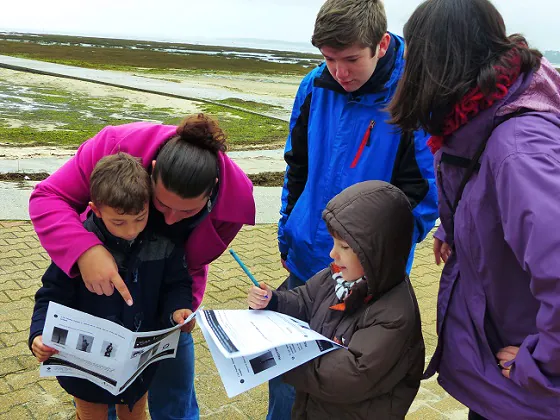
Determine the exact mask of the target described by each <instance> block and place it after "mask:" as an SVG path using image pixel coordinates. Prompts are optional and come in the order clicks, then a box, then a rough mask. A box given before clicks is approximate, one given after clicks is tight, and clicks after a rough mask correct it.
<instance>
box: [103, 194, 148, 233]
mask: <svg viewBox="0 0 560 420" xmlns="http://www.w3.org/2000/svg"><path fill="white" fill-rule="evenodd" d="M149 208H150V206H148V203H146V204H145V205H144V209H143V210H142V211H141V212H140V213H138V214H120V213H119V212H118V211H117V210H115V209H114V208H112V207H108V206H101V207H98V208H96V207H94V206H92V210H93V211H94V213H95V215H96V216H97V217H99V218H100V219H102V220H103V223H105V227H106V228H107V230H108V231H109V233H111V235H114V236H116V237H117V238H121V239H124V240H126V241H132V240H133V239H136V237H137V236H138V235H139V234H140V233H141V232H142V231H143V230H144V228H145V227H146V223H148V213H149Z"/></svg>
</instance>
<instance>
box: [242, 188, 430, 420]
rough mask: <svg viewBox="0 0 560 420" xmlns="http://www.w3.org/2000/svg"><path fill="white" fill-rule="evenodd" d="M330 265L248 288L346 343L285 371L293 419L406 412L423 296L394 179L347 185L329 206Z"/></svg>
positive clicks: (409, 219) (415, 375)
mask: <svg viewBox="0 0 560 420" xmlns="http://www.w3.org/2000/svg"><path fill="white" fill-rule="evenodd" d="M323 219H324V220H325V222H326V224H327V226H328V228H329V231H330V232H331V235H332V236H333V239H334V246H333V248H332V250H331V253H330V256H331V257H332V258H333V260H334V263H333V264H332V265H331V266H330V267H328V268H325V269H324V270H322V271H320V272H319V273H317V274H316V275H315V276H313V277H312V278H311V279H310V280H309V281H308V282H306V283H305V285H303V286H300V287H298V288H296V289H293V290H290V291H281V292H280V291H271V290H270V288H269V287H268V286H267V285H265V284H262V283H261V288H260V289H259V288H257V287H255V286H253V287H252V288H251V289H250V291H249V298H248V300H249V305H250V307H251V308H253V309H265V308H266V309H270V310H274V311H277V312H281V313H284V314H288V315H291V316H293V317H296V318H298V319H301V320H303V321H306V322H309V324H310V326H311V328H312V329H314V330H315V331H317V332H319V333H321V334H323V335H325V336H326V337H329V338H331V339H333V340H335V341H337V342H338V343H340V344H342V345H344V346H346V347H347V349H341V350H336V351H332V352H330V353H327V354H325V355H323V356H321V357H318V358H316V359H314V360H311V361H309V362H307V363H305V364H303V365H301V366H299V367H297V368H295V369H293V370H291V371H289V372H287V373H286V374H284V376H283V379H284V380H285V381H286V382H288V383H289V384H291V385H293V386H294V387H295V389H296V401H295V404H294V407H293V410H292V419H326V418H331V419H337V420H342V419H383V420H384V419H402V418H404V417H405V414H406V412H407V411H408V409H409V407H410V405H411V404H412V401H413V400H414V397H415V396H416V393H417V392H418V388H419V387H420V379H421V376H422V371H423V368H424V340H423V338H422V331H421V324H420V314H419V311H418V302H417V300H416V296H415V295H414V291H413V289H412V286H411V284H410V280H409V278H408V276H407V275H406V263H407V259H408V254H409V252H410V248H411V245H412V232H413V223H414V219H413V216H412V212H411V209H410V205H409V203H408V200H407V198H406V196H405V195H404V194H403V193H402V192H401V191H400V190H399V189H398V188H396V187H394V186H393V185H391V184H388V183H385V182H381V181H366V182H361V183H359V184H356V185H353V186H351V187H348V188H347V189H345V190H344V191H342V192H341V193H340V194H338V195H337V196H336V197H334V198H333V199H332V200H331V201H330V202H329V203H328V204H327V208H326V209H325V210H324V211H323Z"/></svg>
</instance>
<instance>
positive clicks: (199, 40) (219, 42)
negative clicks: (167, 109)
mask: <svg viewBox="0 0 560 420" xmlns="http://www.w3.org/2000/svg"><path fill="white" fill-rule="evenodd" d="M5 35H14V36H22V35H23V36H29V37H44V36H54V37H69V38H85V39H88V38H90V39H99V40H107V41H114V40H117V41H137V42H157V43H164V44H184V45H200V46H206V47H223V48H228V49H233V48H240V49H250V50H259V51H262V50H266V51H277V52H292V53H293V52H297V53H301V54H306V55H307V54H311V55H319V50H318V49H317V48H315V47H314V46H313V45H312V44H311V42H293V41H281V40H271V39H258V38H208V37H190V38H187V39H156V38H142V39H138V38H124V37H113V36H110V35H107V36H97V35H87V34H70V33H55V32H45V33H34V32H20V31H0V36H5Z"/></svg>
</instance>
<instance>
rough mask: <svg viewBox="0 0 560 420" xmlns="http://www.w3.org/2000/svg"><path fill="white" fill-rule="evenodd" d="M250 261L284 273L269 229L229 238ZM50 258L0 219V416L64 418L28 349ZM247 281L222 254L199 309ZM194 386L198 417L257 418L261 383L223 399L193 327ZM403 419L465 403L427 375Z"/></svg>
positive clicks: (20, 225)
mask: <svg viewBox="0 0 560 420" xmlns="http://www.w3.org/2000/svg"><path fill="white" fill-rule="evenodd" d="M430 246H431V245H430V244H429V243H428V242H425V243H423V244H420V245H419V246H418V248H417V251H416V258H415V265H414V268H413V270H412V274H411V278H412V282H413V284H414V287H415V290H416V295H417V297H418V300H419V302H420V310H421V313H422V326H423V331H424V337H425V340H426V347H427V354H428V355H431V354H432V353H433V351H434V347H435V344H436V336H435V320H436V309H435V307H436V296H437V288H438V285H437V284H438V279H439V272H440V269H439V268H438V267H436V266H435V265H434V264H433V260H432V256H431V251H430ZM233 247H234V248H235V249H236V251H237V252H238V253H239V254H240V255H241V257H242V258H243V259H244V260H245V261H247V262H250V265H251V268H252V270H253V271H254V272H255V275H256V276H257V277H258V278H259V279H262V280H263V281H265V282H268V283H269V284H271V285H273V286H277V285H278V284H280V282H281V281H282V280H283V279H284V277H285V275H286V272H285V271H283V269H282V268H280V265H279V263H278V252H277V248H276V227H275V226H274V225H257V226H256V227H248V228H244V229H243V230H242V231H241V233H240V234H239V235H238V237H237V238H236V239H235V241H234V243H233ZM48 264H49V260H48V258H47V256H46V253H45V252H44V251H43V249H42V248H41V246H40V244H39V242H38V240H37V237H36V236H35V233H34V231H33V228H32V226H31V224H30V223H29V222H0V420H3V419H5V420H19V419H22V420H24V419H40V420H42V419H70V418H72V417H73V407H72V404H71V400H70V398H69V397H68V395H66V394H65V393H64V391H62V389H61V388H60V387H59V386H58V384H57V382H56V380H54V379H50V378H49V379H47V378H39V374H38V371H39V369H38V364H37V362H36V361H35V359H34V358H33V357H32V356H31V355H30V352H29V350H28V348H27V336H28V328H29V319H30V316H31V312H32V309H33V296H34V294H35V292H36V290H37V288H38V287H39V284H40V278H41V275H42V274H43V271H44V270H45V268H46V267H47V265H48ZM247 288H248V283H247V279H246V277H245V276H244V274H243V273H242V272H241V271H240V270H239V267H238V266H237V265H236V263H235V262H234V261H233V259H232V258H231V257H230V256H229V255H223V256H222V257H221V258H220V259H218V260H217V261H216V262H215V263H214V264H213V265H212V268H211V271H210V275H209V284H208V288H207V293H206V296H205V299H204V302H203V304H204V305H205V307H206V308H216V309H244V308H246V307H247V305H246V301H245V298H246V290H247ZM194 336H195V347H196V389H197V393H198V400H199V404H200V408H201V417H202V418H205V419H220V420H224V419H227V420H230V419H263V418H264V417H265V413H266V407H267V398H268V397H267V387H266V386H265V385H261V386H259V387H257V388H255V389H253V390H251V391H249V392H247V393H244V394H242V395H240V396H238V397H235V398H233V399H228V398H227V396H226V394H225V392H224V389H223V386H222V383H221V381H220V378H219V376H218V373H217V371H216V368H215V367H214V364H213V362H212V359H211V357H210V354H209V352H208V349H207V347H206V344H205V342H204V340H203V338H202V336H201V334H200V330H198V329H196V330H195V333H194ZM407 418H409V419H466V409H465V408H464V407H463V406H462V405H461V404H459V403H458V402H456V401H455V400H454V399H452V398H451V397H450V396H449V395H447V394H446V393H445V391H443V390H442V389H441V388H440V387H439V386H438V385H437V382H436V381H435V380H434V379H432V380H429V381H426V382H423V383H422V388H421V389H420V392H419V394H418V397H417V398H416V401H415V402H414V404H413V406H412V408H411V411H410V414H409V415H408V416H407Z"/></svg>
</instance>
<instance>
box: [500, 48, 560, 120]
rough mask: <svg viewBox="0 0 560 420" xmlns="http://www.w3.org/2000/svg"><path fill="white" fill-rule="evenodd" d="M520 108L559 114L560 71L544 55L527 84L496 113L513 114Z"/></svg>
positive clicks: (502, 114)
mask: <svg viewBox="0 0 560 420" xmlns="http://www.w3.org/2000/svg"><path fill="white" fill-rule="evenodd" d="M521 109H525V110H527V111H537V112H550V113H553V114H560V73H558V71H557V70H556V69H555V68H554V67H553V66H552V64H550V62H549V61H548V60H547V59H546V58H544V57H543V58H542V59H541V66H540V68H539V69H538V70H537V71H536V72H534V73H532V79H531V81H530V83H529V86H527V88H526V89H525V90H524V91H523V92H522V93H521V94H520V95H519V96H517V97H516V98H515V99H514V100H513V101H511V102H508V103H506V104H505V105H504V106H502V107H501V108H500V109H499V110H498V111H497V115H498V116H504V115H509V114H513V113H515V112H517V111H519V110H521Z"/></svg>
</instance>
